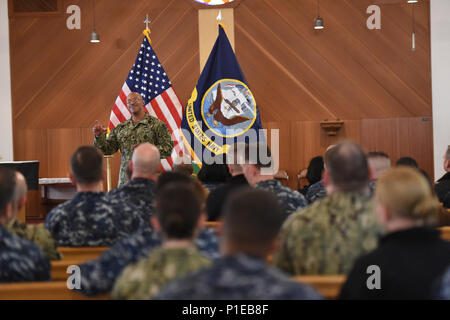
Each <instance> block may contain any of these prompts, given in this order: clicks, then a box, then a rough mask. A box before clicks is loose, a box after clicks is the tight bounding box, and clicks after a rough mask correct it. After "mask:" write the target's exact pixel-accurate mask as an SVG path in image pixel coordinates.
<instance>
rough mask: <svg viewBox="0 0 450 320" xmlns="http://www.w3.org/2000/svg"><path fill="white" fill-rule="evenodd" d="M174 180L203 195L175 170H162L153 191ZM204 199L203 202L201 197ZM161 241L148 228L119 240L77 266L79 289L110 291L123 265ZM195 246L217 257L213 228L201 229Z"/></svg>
mask: <svg viewBox="0 0 450 320" xmlns="http://www.w3.org/2000/svg"><path fill="white" fill-rule="evenodd" d="M176 182H178V183H186V184H191V185H193V186H194V187H195V188H197V192H198V193H199V194H201V195H202V196H203V190H201V188H198V185H197V184H195V182H194V181H193V180H192V179H191V178H190V177H189V176H186V175H185V174H181V173H176V172H164V173H162V174H161V175H160V176H159V177H158V182H157V185H156V187H155V193H156V194H157V193H158V192H159V191H160V190H162V189H163V188H164V186H166V185H168V184H170V183H176ZM203 201H205V197H204V196H203ZM161 243H162V239H161V234H160V233H158V232H156V231H155V230H154V229H153V228H151V227H148V228H146V229H145V230H142V231H141V232H137V233H135V234H133V235H132V236H130V237H128V238H126V239H122V240H120V241H118V242H117V243H116V244H115V245H114V246H113V247H111V248H110V249H109V250H107V251H105V252H104V253H103V254H102V255H101V256H100V257H99V258H98V259H96V260H92V261H88V262H86V263H83V264H82V265H80V269H81V289H80V290H78V292H80V293H82V294H83V295H86V296H97V295H100V294H105V293H108V292H110V291H111V290H112V289H113V286H114V283H115V281H116V280H117V278H118V277H119V276H120V274H121V273H122V271H123V270H124V269H125V267H127V266H128V265H130V264H133V263H136V262H138V261H140V260H142V259H146V258H148V257H149V256H150V255H151V253H152V251H153V249H155V248H159V247H160V246H161ZM195 246H196V248H197V250H198V251H200V252H201V253H202V254H204V255H205V256H206V257H208V258H209V259H216V258H217V257H218V256H219V239H218V237H217V234H216V232H215V230H214V229H212V228H204V229H202V230H201V231H200V233H199V235H198V237H197V239H196V240H195Z"/></svg>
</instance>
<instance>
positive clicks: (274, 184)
mask: <svg viewBox="0 0 450 320" xmlns="http://www.w3.org/2000/svg"><path fill="white" fill-rule="evenodd" d="M255 188H258V189H262V190H266V191H269V192H272V193H274V194H275V195H276V196H277V197H278V200H279V201H280V203H281V204H282V206H283V210H284V213H285V215H286V217H287V216H289V215H290V214H291V213H292V212H294V211H297V210H298V209H301V208H304V207H306V206H307V205H308V202H307V201H306V199H305V197H304V196H303V195H302V194H301V193H300V192H298V191H294V190H292V189H290V188H288V187H285V186H283V185H282V184H281V182H280V181H278V180H275V179H273V180H265V181H261V182H258V183H257V184H255Z"/></svg>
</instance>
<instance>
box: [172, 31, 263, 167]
mask: <svg viewBox="0 0 450 320" xmlns="http://www.w3.org/2000/svg"><path fill="white" fill-rule="evenodd" d="M181 128H182V131H183V135H184V138H185V143H186V145H187V148H188V149H190V152H191V155H192V157H193V158H194V160H195V161H197V162H200V163H201V162H204V159H205V156H206V155H208V156H209V157H213V158H214V157H217V156H220V155H223V154H224V153H226V152H227V149H228V148H229V147H230V146H231V145H232V144H234V143H236V142H256V141H258V140H259V139H265V138H264V135H263V133H262V132H261V131H259V130H260V129H262V125H261V119H260V116H259V111H258V107H257V105H256V101H255V98H254V97H253V94H252V92H251V91H250V89H249V87H248V85H247V81H246V80H245V77H244V74H243V73H242V70H241V68H240V66H239V63H238V61H237V59H236V56H235V55H234V52H233V49H232V47H231V45H230V42H229V41H228V38H227V35H226V33H225V31H224V29H223V27H222V25H220V24H219V36H218V37H217V40H216V43H215V44H214V47H213V49H212V51H211V54H210V55H209V58H208V61H207V62H206V65H205V67H204V68H203V71H202V73H201V75H200V79H199V80H198V83H197V86H196V87H195V88H194V90H193V92H192V96H191V98H190V99H189V102H188V105H187V107H186V110H185V113H184V117H183V121H182V124H181ZM206 149H207V150H206Z"/></svg>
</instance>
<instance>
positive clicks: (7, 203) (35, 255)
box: [0, 168, 50, 283]
mask: <svg viewBox="0 0 450 320" xmlns="http://www.w3.org/2000/svg"><path fill="white" fill-rule="evenodd" d="M15 185H16V173H15V171H14V170H11V169H8V168H1V169H0V283H3V282H24V281H26V282H31V281H48V280H50V263H49V261H48V259H47V258H45V257H44V255H43V254H42V252H41V250H40V249H39V247H38V246H36V245H35V244H34V243H32V242H31V241H28V240H26V239H23V238H21V237H19V236H17V235H15V234H12V233H10V232H8V231H7V230H6V229H5V225H6V224H7V222H8V220H9V219H10V218H11V217H12V215H13V212H12V211H13V209H12V206H13V204H12V202H13V196H14V189H15Z"/></svg>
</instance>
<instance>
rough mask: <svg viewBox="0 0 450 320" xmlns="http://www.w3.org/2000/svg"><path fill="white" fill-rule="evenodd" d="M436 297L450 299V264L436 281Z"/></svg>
mask: <svg viewBox="0 0 450 320" xmlns="http://www.w3.org/2000/svg"><path fill="white" fill-rule="evenodd" d="M436 288H437V289H436V292H435V295H436V298H437V299H444V300H450V265H449V266H448V268H447V270H446V271H445V272H444V274H443V275H442V277H441V278H440V279H439V281H438V282H437V283H436Z"/></svg>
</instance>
